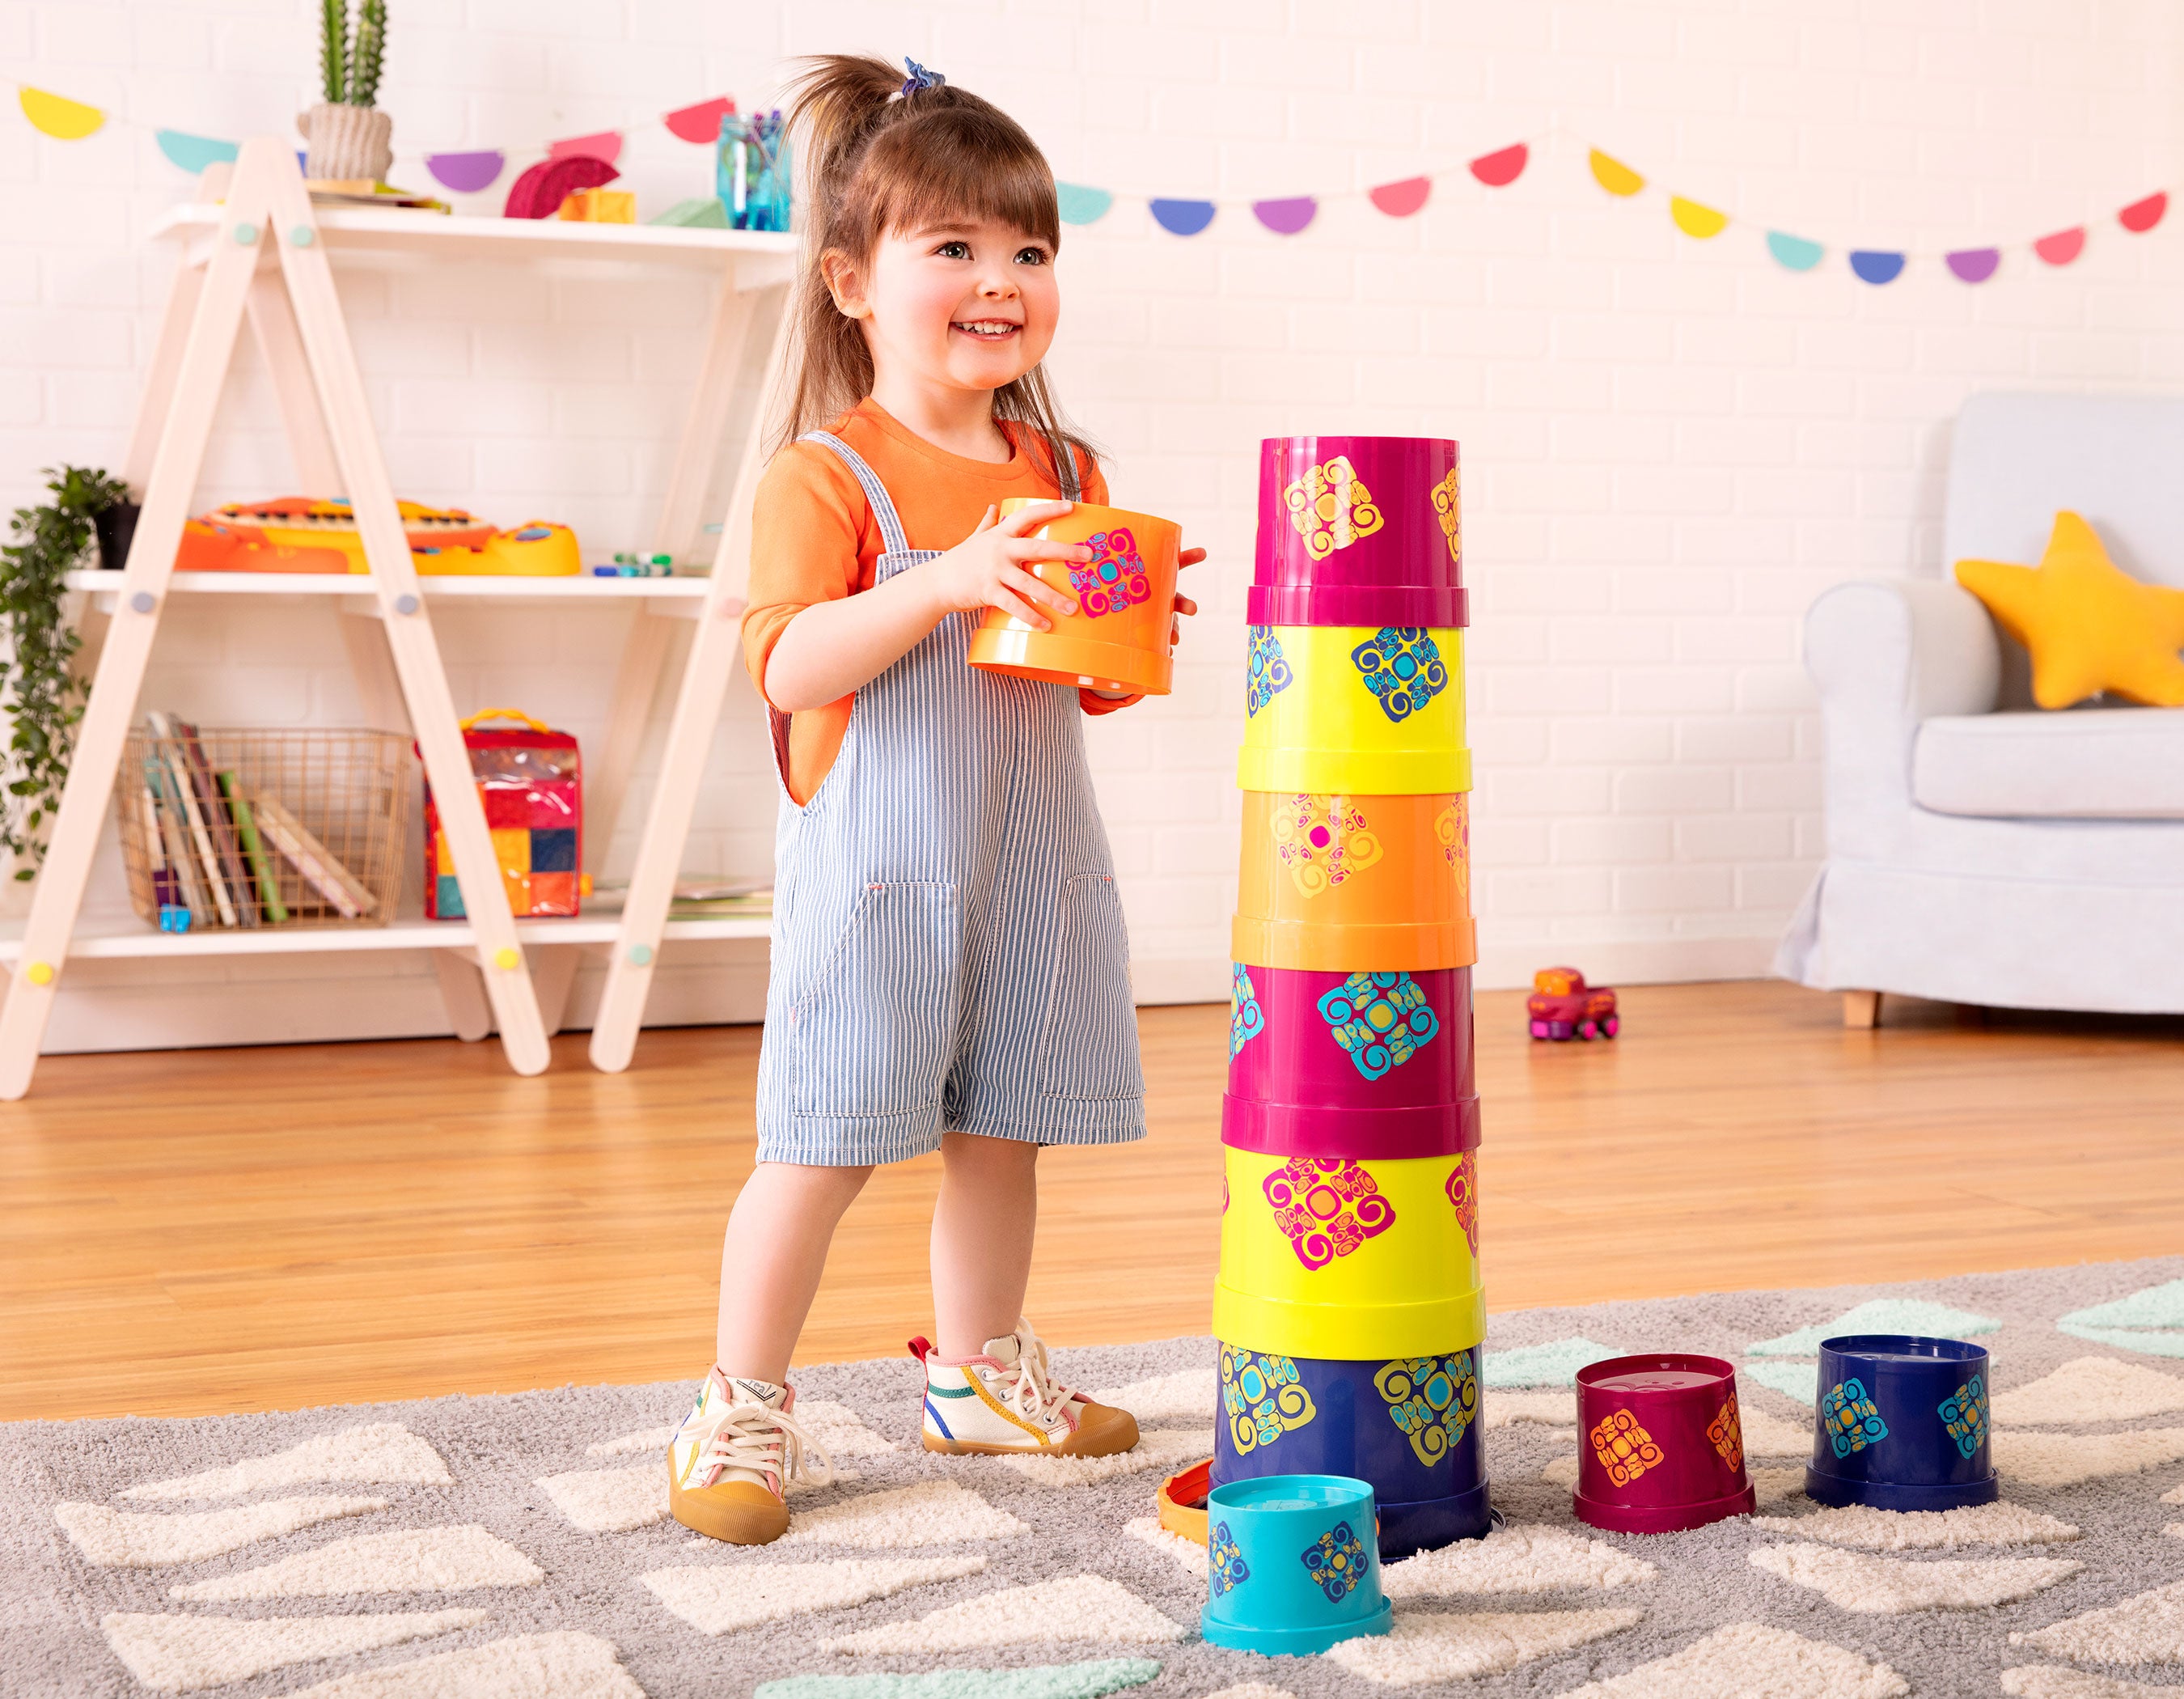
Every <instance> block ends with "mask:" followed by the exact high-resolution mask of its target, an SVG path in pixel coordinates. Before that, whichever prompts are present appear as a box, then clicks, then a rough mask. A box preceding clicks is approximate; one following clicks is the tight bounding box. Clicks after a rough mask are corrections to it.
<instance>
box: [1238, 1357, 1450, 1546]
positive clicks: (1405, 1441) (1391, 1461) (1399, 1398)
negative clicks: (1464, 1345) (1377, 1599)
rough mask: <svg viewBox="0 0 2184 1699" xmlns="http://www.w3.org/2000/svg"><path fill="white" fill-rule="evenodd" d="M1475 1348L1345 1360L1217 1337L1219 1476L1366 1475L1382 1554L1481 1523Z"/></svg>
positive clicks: (1435, 1541) (1441, 1541) (1441, 1542)
mask: <svg viewBox="0 0 2184 1699" xmlns="http://www.w3.org/2000/svg"><path fill="white" fill-rule="evenodd" d="M1478 1357H1479V1352H1478V1351H1477V1350H1476V1348H1474V1349H1471V1350H1468V1351H1445V1352H1442V1353H1441V1354H1440V1355H1439V1356H1432V1357H1399V1358H1396V1360H1394V1361H1392V1362H1389V1361H1385V1360H1376V1361H1373V1362H1340V1361H1337V1360H1334V1359H1329V1358H1323V1357H1305V1356H1294V1357H1292V1356H1275V1355H1271V1354H1268V1353H1265V1352H1260V1351H1245V1350H1244V1349H1242V1348H1241V1347H1240V1346H1236V1345H1229V1344H1227V1343H1226V1342H1224V1343H1223V1345H1222V1347H1221V1404H1222V1408H1221V1415H1220V1417H1219V1418H1218V1420H1217V1423H1216V1426H1215V1433H1214V1450H1213V1477H1212V1479H1213V1484H1214V1485H1216V1486H1219V1485H1223V1484H1224V1483H1226V1482H1229V1481H1236V1480H1246V1479H1251V1478H1252V1477H1254V1476H1261V1475H1279V1474H1305V1473H1317V1474H1330V1475H1343V1476H1351V1477H1356V1478H1357V1479H1362V1480H1364V1481H1366V1482H1367V1483H1368V1484H1369V1485H1371V1487H1372V1489H1373V1500H1374V1502H1375V1504H1376V1505H1377V1506H1378V1507H1379V1513H1380V1555H1381V1556H1382V1557H1389V1558H1395V1557H1409V1556H1410V1555H1411V1554H1412V1552H1414V1551H1432V1550H1434V1549H1435V1547H1438V1546H1446V1545H1448V1544H1450V1543H1451V1541H1454V1540H1475V1539H1477V1538H1479V1536H1480V1535H1484V1534H1485V1532H1486V1530H1487V1527H1488V1525H1489V1522H1490V1516H1491V1511H1490V1507H1489V1506H1488V1503H1487V1490H1486V1474H1485V1458H1484V1455H1483V1451H1482V1447H1481V1446H1480V1435H1479V1373H1478Z"/></svg>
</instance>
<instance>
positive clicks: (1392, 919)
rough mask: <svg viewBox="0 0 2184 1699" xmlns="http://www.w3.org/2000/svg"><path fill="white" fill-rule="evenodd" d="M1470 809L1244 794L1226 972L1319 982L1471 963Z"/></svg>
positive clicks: (1452, 802)
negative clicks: (1280, 973) (1269, 972)
mask: <svg viewBox="0 0 2184 1699" xmlns="http://www.w3.org/2000/svg"><path fill="white" fill-rule="evenodd" d="M1470 840H1471V832H1470V799H1469V798H1468V796H1465V795H1463V794H1461V793H1458V794H1455V795H1450V794H1446V793H1441V794H1426V795H1419V796H1340V795H1329V794H1325V793H1313V792H1309V791H1306V792H1285V793H1281V792H1273V791H1246V792H1245V793H1244V862H1243V872H1242V877H1241V878H1240V881H1239V884H1238V888H1237V895H1236V922H1235V927H1234V932H1233V933H1232V935H1231V945H1230V948H1231V953H1232V955H1233V958H1234V960H1235V961H1241V962H1245V963H1247V964H1249V965H1250V966H1254V967H1261V966H1263V967H1301V968H1306V969H1308V970H1312V971H1314V972H1324V973H1390V972H1397V971H1401V972H1413V973H1414V972H1424V971H1425V970H1426V969H1429V968H1442V967H1468V966H1471V964H1472V963H1473V962H1474V961H1477V960H1478V959H1479V950H1478V941H1477V937H1476V933H1475V929H1474V926H1473V924H1472V918H1471V879H1470Z"/></svg>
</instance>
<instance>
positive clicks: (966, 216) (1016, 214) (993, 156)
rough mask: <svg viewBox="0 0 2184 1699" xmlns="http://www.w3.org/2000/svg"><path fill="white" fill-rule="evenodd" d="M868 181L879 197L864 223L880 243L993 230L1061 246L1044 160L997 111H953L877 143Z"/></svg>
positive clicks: (896, 130) (927, 116)
mask: <svg viewBox="0 0 2184 1699" xmlns="http://www.w3.org/2000/svg"><path fill="white" fill-rule="evenodd" d="M861 175H863V178H864V181H863V182H862V183H861V185H860V187H863V188H864V189H866V192H868V193H869V194H870V195H871V197H872V199H871V201H870V202H869V203H868V210H867V214H866V220H862V222H864V224H865V228H866V230H868V231H870V232H871V233H872V235H873V236H874V237H877V236H879V235H880V234H882V233H883V232H889V231H892V232H895V233H899V234H903V235H914V234H916V233H917V231H924V230H932V229H935V228H937V227H939V226H946V225H951V224H961V223H986V222H991V223H995V224H1000V225H1006V226H1008V227H1010V228H1011V229H1012V230H1020V231H1025V232H1027V233H1028V234H1030V235H1033V236H1036V237H1039V238H1040V239H1041V240H1042V241H1044V242H1045V243H1046V244H1047V246H1048V247H1050V248H1059V247H1060V246H1061V205H1060V203H1059V202H1058V201H1057V199H1056V196H1055V190H1054V173H1053V171H1052V170H1051V169H1050V168H1049V166H1048V164H1047V163H1046V159H1045V155H1043V154H1042V153H1040V152H1039V147H1038V144H1037V143H1035V142H1033V140H1032V139H1031V137H1030V136H1028V135H1026V134H1025V133H1024V131H1023V130H1022V127H1021V126H1020V125H1017V123H1015V122H1014V121H1013V120H1011V119H1009V118H1007V117H1006V116H1004V115H1003V114H1000V113H997V112H995V111H993V110H991V109H988V110H986V111H983V112H981V111H978V110H977V109H972V108H966V107H961V106H957V107H946V108H942V109H939V110H937V111H933V112H930V113H920V114H918V115H917V117H916V118H914V119H912V120H910V121H909V122H907V123H904V124H899V125H894V127H892V128H891V129H889V130H888V131H884V132H883V133H882V134H881V135H880V136H877V137H875V138H874V139H873V142H872V150H871V152H870V153H869V154H868V155H867V156H866V161H865V170H864V172H863V173H862V174H861Z"/></svg>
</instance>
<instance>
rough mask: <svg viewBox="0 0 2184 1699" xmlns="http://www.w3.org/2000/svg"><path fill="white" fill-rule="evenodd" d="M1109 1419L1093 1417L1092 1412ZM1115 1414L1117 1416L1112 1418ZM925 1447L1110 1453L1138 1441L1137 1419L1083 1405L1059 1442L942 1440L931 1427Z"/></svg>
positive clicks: (968, 1452) (998, 1452)
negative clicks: (999, 1443)
mask: <svg viewBox="0 0 2184 1699" xmlns="http://www.w3.org/2000/svg"><path fill="white" fill-rule="evenodd" d="M1094 1411H1098V1412H1100V1414H1101V1416H1102V1417H1103V1418H1111V1419H1095V1418H1093V1416H1092V1413H1091V1412H1094ZM1112 1418H1119V1419H1112ZM922 1437H923V1438H924V1440H925V1449H926V1450H927V1451H939V1452H940V1453H941V1454H943V1455H944V1456H946V1457H1115V1456H1117V1455H1119V1454H1120V1453H1122V1452H1123V1451H1128V1450H1129V1449H1130V1448H1131V1447H1132V1446H1134V1445H1136V1444H1137V1443H1138V1421H1137V1418H1136V1417H1134V1416H1133V1415H1131V1414H1130V1412H1128V1411H1127V1410H1115V1409H1112V1408H1110V1407H1107V1406H1106V1405H1100V1404H1095V1405H1089V1406H1088V1407H1086V1415H1085V1419H1084V1421H1082V1422H1079V1423H1078V1425H1077V1429H1076V1431H1075V1432H1074V1433H1073V1434H1070V1436H1069V1437H1068V1438H1067V1439H1066V1440H1062V1441H1061V1443H1060V1444H1059V1445H1053V1446H1040V1445H1022V1446H997V1445H989V1444H988V1443H986V1442H985V1441H984V1440H944V1439H943V1438H941V1436H940V1435H939V1434H935V1433H933V1431H932V1430H931V1429H927V1430H925V1432H924V1434H923V1436H922Z"/></svg>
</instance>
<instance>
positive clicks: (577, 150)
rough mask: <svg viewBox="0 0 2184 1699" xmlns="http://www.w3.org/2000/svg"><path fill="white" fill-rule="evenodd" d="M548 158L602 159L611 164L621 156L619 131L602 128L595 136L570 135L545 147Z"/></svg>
mask: <svg viewBox="0 0 2184 1699" xmlns="http://www.w3.org/2000/svg"><path fill="white" fill-rule="evenodd" d="M546 157H547V158H548V159H603V160H604V161H605V162H606V163H607V164H610V165H611V164H614V162H615V161H616V159H620V158H621V131H619V130H602V131H599V133H598V134H597V135H596V136H567V137H565V138H564V139H563V140H561V141H559V142H549V143H548V144H547V147H546Z"/></svg>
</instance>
